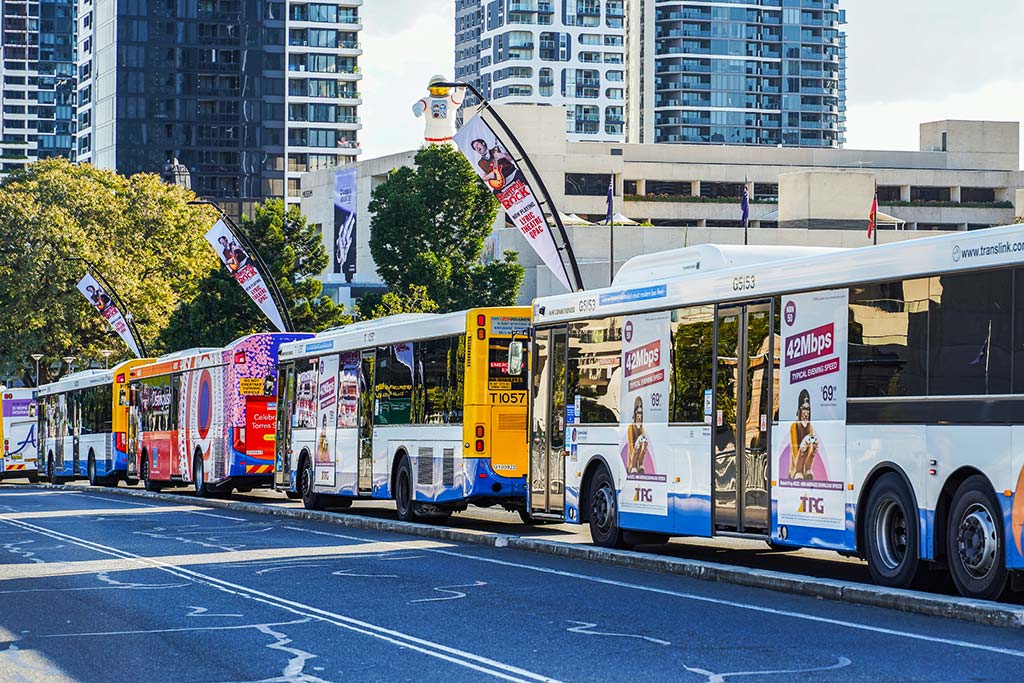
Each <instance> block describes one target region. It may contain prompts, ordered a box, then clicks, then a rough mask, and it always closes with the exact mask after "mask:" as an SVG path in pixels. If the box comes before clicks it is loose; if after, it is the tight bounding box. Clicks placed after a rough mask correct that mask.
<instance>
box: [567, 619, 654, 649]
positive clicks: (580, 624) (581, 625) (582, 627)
mask: <svg viewBox="0 0 1024 683" xmlns="http://www.w3.org/2000/svg"><path fill="white" fill-rule="evenodd" d="M569 623H570V624H577V625H576V626H573V627H572V628H567V629H565V630H566V631H569V632H570V633H583V634H585V635H588V636H609V637H611V638H638V639H640V640H646V641H647V642H648V643H654V644H656V645H671V644H672V643H670V642H669V641H667V640H661V639H660V638H652V637H650V636H642V635H640V634H639V633H608V632H606V631H595V630H594V627H595V626H597V624H596V623H595V624H591V623H590V622H587V621H573V620H572V619H570V620H569Z"/></svg>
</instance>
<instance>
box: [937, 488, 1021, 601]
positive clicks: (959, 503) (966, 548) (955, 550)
mask: <svg viewBox="0 0 1024 683" xmlns="http://www.w3.org/2000/svg"><path fill="white" fill-rule="evenodd" d="M1003 538H1004V537H1003V518H1002V513H1001V512H1000V509H999V504H998V502H997V501H996V499H995V495H994V494H993V492H992V488H991V487H990V486H989V485H988V481H987V480H986V479H985V477H983V476H981V475H975V476H973V477H969V478H967V479H966V480H965V481H964V483H962V484H961V485H960V488H958V489H957V491H956V494H955V495H954V496H953V503H952V505H951V506H950V513H949V523H948V524H947V525H946V561H947V562H948V563H949V573H950V575H951V576H952V578H953V583H954V584H955V585H956V589H957V590H958V591H960V594H961V595H963V596H965V597H968V598H976V599H979V600H998V599H999V598H1000V597H1002V595H1003V594H1004V593H1005V592H1006V588H1007V585H1008V584H1009V575H1010V573H1009V572H1008V571H1007V569H1006V546H1005V544H1004V543H1003Z"/></svg>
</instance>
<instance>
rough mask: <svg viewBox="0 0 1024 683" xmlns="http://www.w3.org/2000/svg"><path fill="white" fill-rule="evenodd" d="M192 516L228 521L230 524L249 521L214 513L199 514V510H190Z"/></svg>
mask: <svg viewBox="0 0 1024 683" xmlns="http://www.w3.org/2000/svg"><path fill="white" fill-rule="evenodd" d="M192 514H193V515H202V516H203V517H213V518H214V519H229V520H231V521H232V522H248V521H249V520H247V519H245V518H244V517H229V516H227V515H221V514H217V513H216V512H200V511H199V510H192Z"/></svg>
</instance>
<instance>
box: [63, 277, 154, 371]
mask: <svg viewBox="0 0 1024 683" xmlns="http://www.w3.org/2000/svg"><path fill="white" fill-rule="evenodd" d="M78 291H79V292H81V293H82V296H84V297H85V298H86V300H88V302H89V303H90V304H92V306H93V307H94V308H95V309H96V310H97V311H99V313H100V315H102V316H103V318H104V319H105V320H106V321H107V323H108V324H109V325H110V326H111V327H112V328H114V332H117V334H118V336H119V337H121V339H123V340H124V343H125V344H127V345H128V348H129V349H131V351H132V353H134V354H135V357H136V358H142V353H141V352H139V345H138V343H137V342H136V341H135V336H134V335H133V334H132V331H131V329H130V328H129V327H128V321H126V320H125V319H124V315H123V314H122V313H121V311H119V310H117V306H115V305H114V300H113V299H111V298H110V295H109V294H107V291H106V290H105V289H103V287H102V286H101V285H100V283H99V282H97V281H96V278H94V277H93V276H92V274H91V273H86V274H85V277H83V278H82V280H81V281H80V282H79V283H78Z"/></svg>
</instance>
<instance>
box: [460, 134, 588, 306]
mask: <svg viewBox="0 0 1024 683" xmlns="http://www.w3.org/2000/svg"><path fill="white" fill-rule="evenodd" d="M454 140H455V143H456V144H457V145H458V146H459V150H461V151H462V154H463V155H464V156H465V157H466V158H467V159H468V160H469V163H470V165H471V166H472V167H473V169H474V170H475V171H476V173H477V175H478V176H480V178H481V179H482V180H483V181H484V183H486V184H487V186H488V187H489V188H491V191H492V192H494V196H495V197H497V199H498V201H499V202H501V207H502V208H503V209H504V210H505V214H506V215H507V216H508V217H509V219H510V220H511V221H512V223H513V224H515V226H516V227H517V228H519V230H520V231H521V232H522V233H523V237H525V238H526V241H527V242H529V243H530V246H532V247H533V250H534V251H535V252H537V255H538V256H540V258H541V260H543V261H544V263H545V265H547V267H548V268H550V269H551V272H552V273H554V275H555V277H557V278H558V280H559V281H560V282H561V283H562V284H563V285H565V288H566V289H567V290H569V291H572V287H571V286H570V285H569V274H568V272H566V270H565V264H564V263H562V259H561V258H560V257H559V255H558V249H557V248H556V246H555V237H554V235H553V234H552V232H551V228H550V227H549V226H548V223H547V219H546V218H544V212H543V211H541V208H540V205H539V204H538V203H537V198H536V195H534V193H533V188H531V187H530V184H529V183H528V182H527V181H526V177H525V176H524V175H523V173H522V171H521V170H520V169H519V166H518V165H517V164H516V162H515V160H514V159H513V158H512V155H511V154H509V153H508V150H507V148H506V147H505V145H504V144H503V143H502V142H501V140H500V139H499V138H498V136H497V135H495V134H494V131H493V130H491V127H490V126H488V125H487V122H486V121H484V120H483V119H482V118H480V117H479V116H474V117H473V118H471V119H470V120H469V121H466V123H464V124H463V126H462V129H461V130H460V131H459V132H458V133H456V135H455V138H454Z"/></svg>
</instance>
